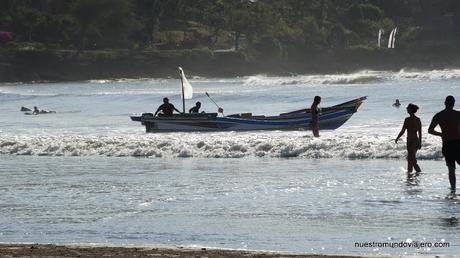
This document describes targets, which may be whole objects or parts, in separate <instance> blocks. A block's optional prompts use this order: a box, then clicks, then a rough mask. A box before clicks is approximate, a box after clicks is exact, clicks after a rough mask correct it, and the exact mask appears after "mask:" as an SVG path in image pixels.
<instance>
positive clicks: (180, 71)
mask: <svg viewBox="0 0 460 258" xmlns="http://www.w3.org/2000/svg"><path fill="white" fill-rule="evenodd" d="M183 73H184V71H182V69H181V68H180V67H179V74H180V83H181V85H182V113H184V114H185V96H184V78H183V75H182V74H183Z"/></svg>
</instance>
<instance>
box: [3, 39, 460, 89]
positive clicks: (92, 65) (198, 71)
mask: <svg viewBox="0 0 460 258" xmlns="http://www.w3.org/2000/svg"><path fill="white" fill-rule="evenodd" d="M178 66H182V67H183V68H184V69H185V70H186V71H187V75H188V76H200V77H211V78H212V77H214V78H229V77H236V76H251V75H258V74H265V75H268V76H289V75H297V74H299V75H318V74H337V73H353V72H356V71H362V70H373V71H399V70H401V69H408V70H411V69H415V70H442V69H456V68H460V51H456V49H449V48H446V49H443V48H418V49H403V48H401V49H376V48H351V49H336V50H318V51H312V50H305V51H304V52H301V53H291V54H290V55H289V56H287V57H283V58H270V57H260V56H251V55H250V54H249V53H246V52H244V51H241V52H223V53H220V52H213V51H211V50H208V49H189V50H174V51H135V50H126V49H124V50H123V49H122V50H88V51H84V52H82V53H81V54H79V55H77V54H76V51H74V50H53V49H41V50H39V49H35V50H21V49H3V50H1V51H0V83H8V82H10V83H15V82H18V83H29V82H75V81H87V80H104V79H107V80H116V79H139V78H168V77H169V78H171V77H176V76H177V67H178Z"/></svg>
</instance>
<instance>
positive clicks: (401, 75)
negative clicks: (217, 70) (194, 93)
mask: <svg viewBox="0 0 460 258" xmlns="http://www.w3.org/2000/svg"><path fill="white" fill-rule="evenodd" d="M454 79H460V69H449V70H432V71H419V70H406V69H401V70H400V71H399V72H393V71H360V72H356V73H349V74H321V75H295V76H283V77H275V76H273V77H272V76H265V75H255V76H248V77H244V78H242V80H243V84H244V85H246V86H270V85H321V84H350V85H356V84H373V83H382V82H391V81H399V80H415V81H416V80H419V81H420V80H454Z"/></svg>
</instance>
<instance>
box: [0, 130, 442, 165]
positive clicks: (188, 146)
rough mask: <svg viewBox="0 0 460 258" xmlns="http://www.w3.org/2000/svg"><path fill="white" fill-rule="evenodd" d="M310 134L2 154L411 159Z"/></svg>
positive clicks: (5, 141) (93, 141)
mask: <svg viewBox="0 0 460 258" xmlns="http://www.w3.org/2000/svg"><path fill="white" fill-rule="evenodd" d="M306 133H307V132H303V133H302V132H296V133H293V134H287V133H273V134H269V133H242V134H238V133H230V134H227V135H225V134H219V133H217V134H213V133H209V134H208V133H201V134H180V133H178V134H155V135H141V136H126V137H121V136H11V137H8V136H2V137H0V154H2V155H31V156H109V157H113V156H114V157H158V158H160V157H162V158H191V157H193V158H251V157H253V158H254V157H255V158H258V157H265V158H302V159H318V158H339V159H405V158H406V148H405V144H403V143H400V144H397V145H395V144H394V142H393V141H392V140H391V139H390V138H389V137H383V136H361V135H353V134H350V135H343V134H342V135H340V136H338V135H326V134H325V135H324V136H322V137H321V138H313V137H307V136H305V134H306ZM418 157H419V158H420V159H429V160H437V159H441V158H442V153H441V146H440V143H439V141H437V139H434V138H428V139H426V140H425V142H424V146H423V148H422V150H420V151H419V152H418Z"/></svg>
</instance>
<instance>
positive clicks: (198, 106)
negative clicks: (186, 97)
mask: <svg viewBox="0 0 460 258" xmlns="http://www.w3.org/2000/svg"><path fill="white" fill-rule="evenodd" d="M200 108H201V102H199V101H198V102H197V103H195V106H194V107H192V108H191V109H189V110H188V112H189V113H200Z"/></svg>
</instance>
